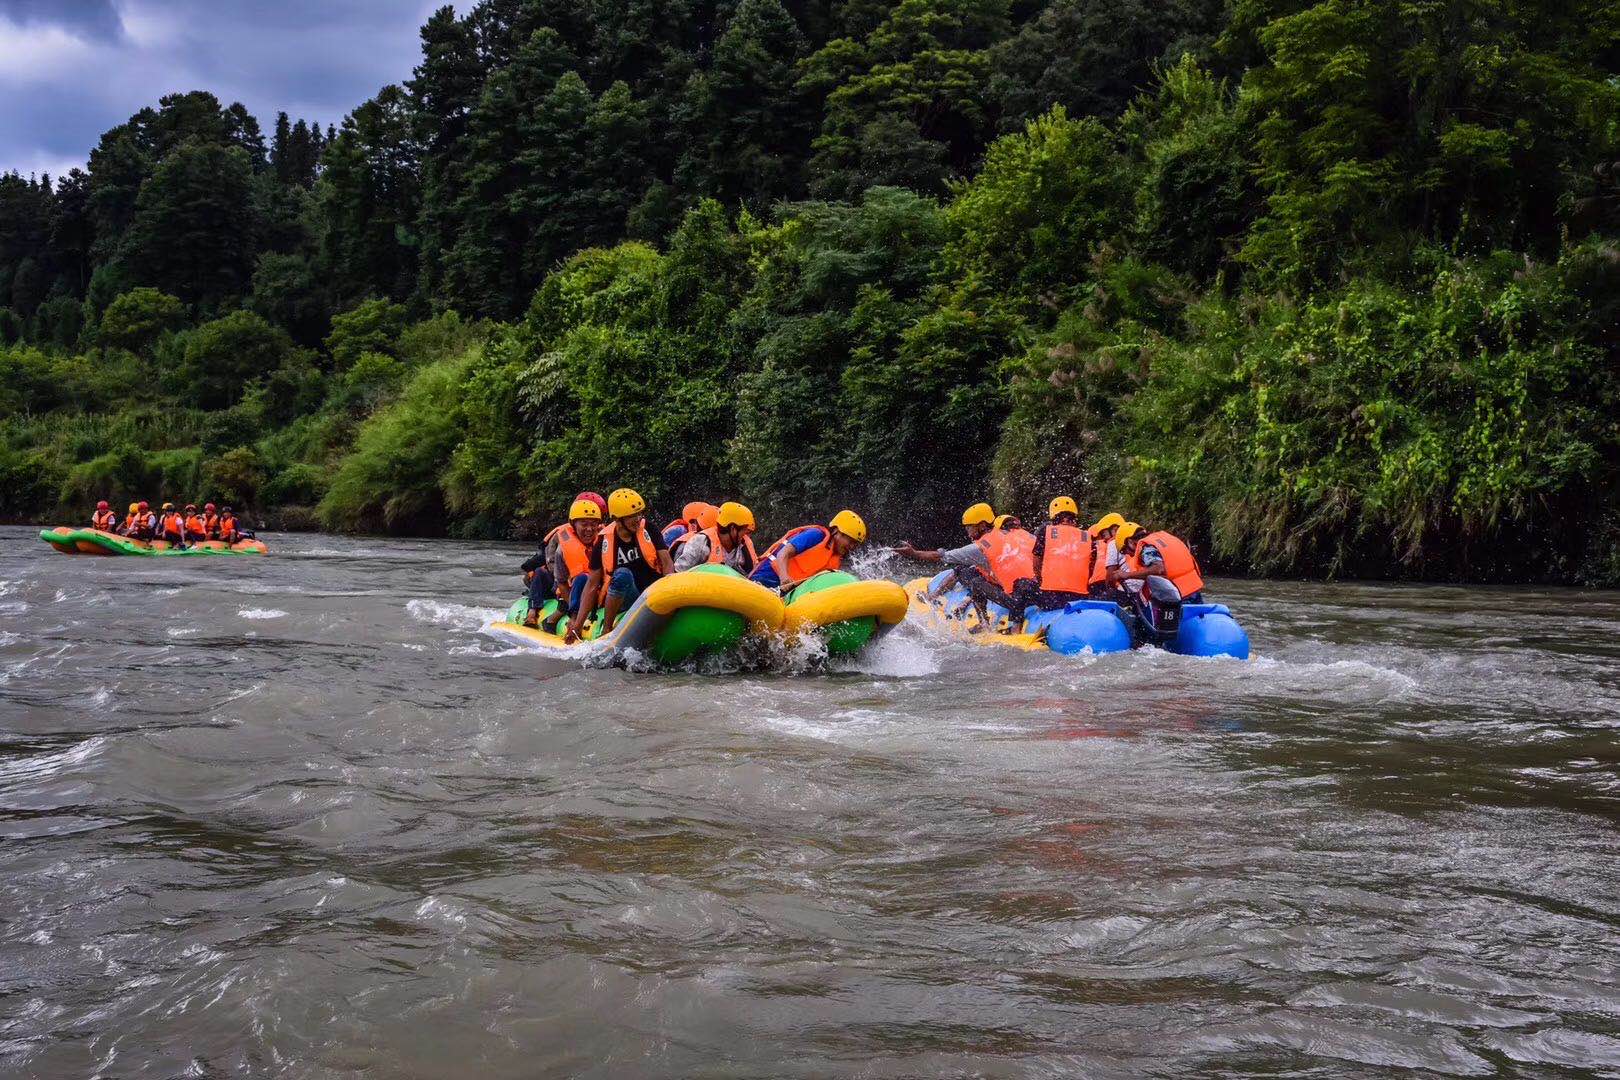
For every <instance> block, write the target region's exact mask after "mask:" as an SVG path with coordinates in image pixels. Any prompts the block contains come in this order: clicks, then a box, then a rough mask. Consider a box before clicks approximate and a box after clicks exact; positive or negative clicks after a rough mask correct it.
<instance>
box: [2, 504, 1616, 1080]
mask: <svg viewBox="0 0 1620 1080" xmlns="http://www.w3.org/2000/svg"><path fill="white" fill-rule="evenodd" d="M36 532H37V530H30V529H20V528H8V529H0V1075H4V1076H41V1077H82V1076H93V1075H99V1076H107V1077H114V1076H117V1077H176V1076H195V1077H214V1076H221V1077H224V1076H242V1075H274V1076H297V1077H354V1076H366V1077H397V1076H403V1077H413V1076H422V1077H473V1076H477V1077H533V1076H587V1077H620V1076H626V1077H686V1076H704V1077H781V1076H787V1077H845V1076H847V1077H857V1076H859V1077H914V1076H915V1077H945V1076H991V1077H1030V1076H1086V1077H1112V1076H1119V1077H1135V1076H1189V1075H1239V1074H1242V1075H1256V1074H1259V1075H1267V1076H1272V1075H1275V1076H1320V1077H1345V1076H1378V1075H1431V1074H1432V1075H1446V1076H1510V1075H1512V1076H1517V1075H1526V1076H1561V1075H1571V1076H1574V1075H1615V1074H1617V1073H1620V859H1617V854H1620V832H1617V829H1616V823H1617V820H1620V745H1617V733H1620V594H1614V593H1595V592H1578V591H1573V590H1569V591H1560V590H1514V589H1462V588H1447V587H1434V586H1411V587H1404V586H1403V587H1395V586H1375V585H1354V584H1344V585H1320V584H1302V583H1283V582H1237V581H1217V582H1215V583H1214V584H1213V586H1212V588H1211V590H1210V593H1211V597H1212V598H1213V599H1218V600H1220V601H1222V602H1225V603H1228V604H1229V605H1231V607H1232V608H1233V609H1234V611H1235V612H1236V613H1237V614H1238V616H1239V617H1240V618H1241V619H1242V621H1243V623H1244V624H1245V626H1246V627H1247V628H1248V629H1249V632H1250V635H1251V637H1252V639H1253V642H1254V647H1255V653H1256V658H1255V659H1254V660H1252V661H1250V662H1248V663H1239V662H1234V661H1208V660H1192V659H1187V658H1182V657H1176V656H1170V655H1167V654H1163V653H1157V652H1143V653H1136V654H1133V655H1128V656H1112V657H1103V658H1100V659H1088V658H1080V659H1070V660H1064V659H1060V658H1057V657H1053V656H1050V655H1036V654H1022V653H1013V652H1010V651H1005V650H999V649H986V648H981V647H977V646H973V645H967V644H961V643H954V642H950V641H947V640H943V639H939V638H934V637H931V636H929V634H928V633H926V632H924V631H922V630H919V629H917V628H914V627H902V628H901V629H900V630H898V631H897V632H895V633H894V634H893V635H891V636H890V637H889V638H887V639H885V640H884V641H883V642H882V643H881V644H880V646H879V647H878V648H877V649H875V650H874V651H873V652H872V653H871V654H870V655H867V656H863V657H861V658H860V659H859V660H857V661H855V662H853V663H850V664H848V665H846V666H844V667H842V668H839V669H834V670H825V669H824V668H823V667H822V666H820V665H817V664H814V663H813V662H811V660H812V659H813V658H806V657H804V656H799V655H790V656H782V657H778V659H777V662H776V663H775V664H773V665H772V666H770V667H768V668H766V669H765V670H753V671H747V672H738V671H732V670H728V669H727V666H726V665H722V664H711V665H709V666H708V667H706V668H705V669H704V670H701V671H693V672H681V673H673V674H644V673H632V672H626V671H621V670H615V669H591V668H584V667H581V666H579V665H577V664H573V663H561V662H557V661H552V660H546V659H543V658H541V657H539V656H537V655H536V654H534V653H532V652H526V651H524V650H521V649H518V648H514V647H513V646H511V645H510V644H508V643H505V642H502V641H500V640H496V639H494V638H491V637H489V636H487V635H485V634H483V633H481V627H482V625H483V623H484V622H485V621H486V620H487V619H488V618H490V617H491V616H493V615H494V614H496V612H497V611H498V610H499V609H500V608H502V607H504V605H505V603H506V602H507V601H508V600H509V599H511V597H512V596H513V595H515V589H516V587H517V586H516V577H515V564H516V562H517V561H518V560H519V559H521V558H522V557H523V556H524V555H525V554H527V550H526V549H524V548H522V547H519V546H514V545H487V544H486V545H480V544H461V543H451V542H427V541H388V540H365V539H358V540H353V539H334V538H330V537H317V536H274V537H270V538H269V540H270V542H271V544H272V547H273V550H274V552H275V554H273V555H272V556H271V557H270V558H269V559H266V560H262V561H258V560H238V559H223V558H222V559H209V560H134V559H93V558H88V557H86V558H66V557H63V556H61V555H58V554H55V553H54V552H52V551H50V550H49V549H48V548H47V547H46V546H45V545H44V544H42V543H40V542H39V541H37V540H36V539H34V537H35V535H36ZM896 572H897V573H898V572H899V568H896Z"/></svg>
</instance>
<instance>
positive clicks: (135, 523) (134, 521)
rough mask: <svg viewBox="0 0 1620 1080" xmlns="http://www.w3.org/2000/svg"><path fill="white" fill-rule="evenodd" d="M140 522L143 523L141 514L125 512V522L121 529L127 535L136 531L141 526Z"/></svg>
mask: <svg viewBox="0 0 1620 1080" xmlns="http://www.w3.org/2000/svg"><path fill="white" fill-rule="evenodd" d="M140 524H141V515H139V514H125V515H124V524H123V525H122V526H120V531H121V532H122V533H123V534H124V535H125V536H128V535H129V534H130V533H132V532H134V531H135V530H136V529H137V528H139V527H140Z"/></svg>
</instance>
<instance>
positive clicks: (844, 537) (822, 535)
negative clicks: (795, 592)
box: [749, 510, 867, 592]
mask: <svg viewBox="0 0 1620 1080" xmlns="http://www.w3.org/2000/svg"><path fill="white" fill-rule="evenodd" d="M866 536H867V533H866V522H865V521H863V520H861V516H860V515H859V514H857V513H856V512H855V511H853V510H840V511H838V513H836V514H834V515H833V519H832V520H831V521H829V522H828V523H827V524H825V525H800V526H798V527H797V528H793V529H789V530H788V531H787V532H785V533H783V534H782V538H781V539H780V540H778V541H777V542H776V543H774V544H772V545H771V546H770V547H769V548H768V549H767V550H766V552H765V554H764V556H763V557H761V558H760V560H759V566H758V567H756V568H755V569H754V572H753V574H752V575H750V577H749V580H750V581H756V582H758V583H759V584H761V585H763V586H765V587H766V588H767V589H779V590H781V591H782V592H787V591H788V590H790V589H792V588H793V587H794V586H795V585H798V584H799V583H801V582H804V581H808V580H809V579H810V578H812V577H815V576H816V575H817V574H819V573H821V572H822V571H823V570H837V569H839V568H840V567H841V566H843V565H844V560H845V559H847V558H849V557H850V555H851V554H853V553H854V551H855V549H856V548H858V547H860V546H861V545H862V544H864V543H866Z"/></svg>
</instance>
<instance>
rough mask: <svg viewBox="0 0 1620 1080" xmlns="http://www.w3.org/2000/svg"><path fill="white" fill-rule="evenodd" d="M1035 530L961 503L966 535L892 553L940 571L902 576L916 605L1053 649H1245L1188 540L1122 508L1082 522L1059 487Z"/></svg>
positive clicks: (977, 630)
mask: <svg viewBox="0 0 1620 1080" xmlns="http://www.w3.org/2000/svg"><path fill="white" fill-rule="evenodd" d="M1046 517H1047V521H1046V524H1045V525H1044V526H1042V527H1041V528H1040V531H1039V532H1031V531H1030V530H1028V529H1026V528H1024V525H1023V522H1022V521H1020V520H1019V518H1018V517H1017V516H1016V515H1013V514H1000V515H998V514H997V513H996V512H995V510H994V509H992V508H991V506H990V504H989V503H975V504H974V505H972V506H970V507H968V508H967V510H965V511H964V512H963V514H962V527H963V529H964V530H966V532H967V539H968V542H967V543H966V544H964V545H962V546H960V547H955V548H947V549H927V550H924V549H920V548H917V547H914V546H913V545H911V544H910V543H905V542H902V543H900V544H898V545H896V546H895V548H894V552H895V554H897V555H899V556H901V557H903V558H909V559H915V560H917V561H918V562H924V563H939V564H942V565H944V566H945V568H946V569H945V570H944V571H942V572H940V573H938V574H936V575H935V576H934V577H932V578H922V579H918V580H917V581H913V582H911V583H910V585H909V586H908V587H907V591H908V593H909V594H910V596H911V597H912V599H913V601H914V603H913V609H914V611H915V612H916V613H917V614H919V615H922V616H924V617H926V618H930V619H932V620H933V621H934V622H935V623H937V624H944V625H946V626H948V627H950V628H952V629H961V630H963V631H965V632H966V633H967V634H968V635H985V636H986V638H987V640H994V641H997V642H998V643H1005V644H1009V645H1016V646H1019V647H1022V648H1046V649H1051V650H1052V651H1054V652H1059V653H1066V654H1067V653H1077V652H1083V651H1089V652H1092V653H1105V652H1118V651H1122V650H1125V649H1130V648H1135V647H1138V646H1141V645H1156V646H1159V647H1160V648H1164V649H1167V650H1169V651H1171V652H1179V653H1186V654H1189V655H1194V656H1236V657H1240V658H1242V657H1247V656H1248V654H1249V639H1248V635H1247V634H1245V633H1244V631H1243V628H1242V627H1241V626H1239V625H1238V624H1237V621H1236V620H1235V619H1233V618H1232V614H1231V612H1230V611H1229V610H1227V608H1225V607H1224V606H1222V605H1219V604H1207V603H1205V602H1204V575H1203V571H1202V570H1201V569H1200V568H1199V566H1198V559H1197V557H1196V556H1195V555H1194V554H1193V552H1192V548H1191V547H1190V546H1189V545H1188V544H1187V542H1186V541H1185V540H1183V539H1181V538H1180V537H1178V536H1176V535H1175V534H1174V533H1171V532H1169V531H1167V530H1164V529H1150V528H1146V527H1144V526H1142V525H1140V524H1138V523H1136V522H1134V521H1127V520H1125V517H1124V516H1123V515H1122V514H1119V513H1114V512H1110V513H1107V514H1104V515H1103V516H1102V517H1101V518H1099V519H1098V520H1097V522H1096V523H1095V524H1093V525H1091V526H1090V527H1089V528H1087V527H1085V526H1083V525H1082V524H1081V518H1080V508H1079V506H1078V504H1077V503H1076V502H1075V501H1074V499H1073V498H1072V497H1070V496H1068V495H1059V496H1058V497H1056V498H1054V499H1053V500H1052V501H1051V503H1050V504H1048V506H1047V512H1046Z"/></svg>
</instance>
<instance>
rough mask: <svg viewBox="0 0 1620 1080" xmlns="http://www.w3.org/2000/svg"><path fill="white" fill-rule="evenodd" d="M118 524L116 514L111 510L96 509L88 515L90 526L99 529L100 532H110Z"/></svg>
mask: <svg viewBox="0 0 1620 1080" xmlns="http://www.w3.org/2000/svg"><path fill="white" fill-rule="evenodd" d="M117 524H118V515H117V514H115V513H113V512H112V511H111V510H97V511H96V512H95V513H94V514H92V515H90V527H91V528H92V529H100V530H101V531H102V532H112V530H113V528H114V527H115V526H117Z"/></svg>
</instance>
